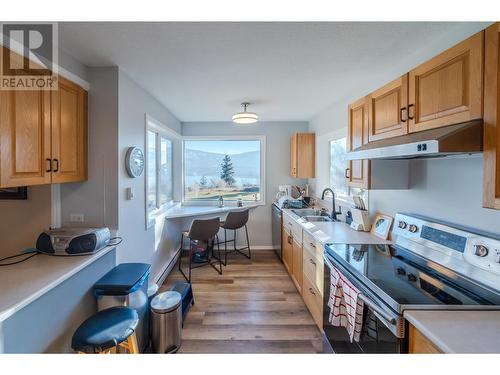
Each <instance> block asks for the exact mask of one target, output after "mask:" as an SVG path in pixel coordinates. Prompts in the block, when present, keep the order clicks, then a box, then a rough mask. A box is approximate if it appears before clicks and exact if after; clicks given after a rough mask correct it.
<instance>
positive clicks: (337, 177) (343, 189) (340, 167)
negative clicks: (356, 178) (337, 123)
mask: <svg viewBox="0 0 500 375" xmlns="http://www.w3.org/2000/svg"><path fill="white" fill-rule="evenodd" d="M346 144H347V139H346V137H343V138H339V139H335V140H333V141H330V186H332V187H333V188H334V190H335V193H336V194H337V193H338V194H340V195H345V196H347V195H349V185H348V184H347V179H346V178H345V170H346V168H347V163H348V162H347V160H346V159H345V156H346V152H347V151H346Z"/></svg>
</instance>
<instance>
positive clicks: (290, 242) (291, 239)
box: [288, 236, 293, 245]
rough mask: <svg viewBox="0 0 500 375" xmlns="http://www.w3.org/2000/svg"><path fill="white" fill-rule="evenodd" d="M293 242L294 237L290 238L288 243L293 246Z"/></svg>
mask: <svg viewBox="0 0 500 375" xmlns="http://www.w3.org/2000/svg"><path fill="white" fill-rule="evenodd" d="M292 242H293V237H292V236H288V243H289V244H290V245H291V244H292Z"/></svg>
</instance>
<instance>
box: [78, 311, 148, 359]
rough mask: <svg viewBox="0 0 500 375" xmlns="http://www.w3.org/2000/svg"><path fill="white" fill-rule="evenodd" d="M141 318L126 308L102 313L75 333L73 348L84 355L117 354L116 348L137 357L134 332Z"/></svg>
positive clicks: (135, 312)
mask: <svg viewBox="0 0 500 375" xmlns="http://www.w3.org/2000/svg"><path fill="white" fill-rule="evenodd" d="M138 323H139V316H138V315H137V311H135V309H131V308H130V307H125V306H117V307H111V308H109V309H106V310H102V311H99V312H98V313H97V314H95V315H92V316H91V317H90V318H88V319H87V320H85V321H84V322H83V323H82V324H81V325H80V326H79V327H78V328H77V330H76V331H75V333H74V334H73V339H72V340H71V347H72V348H73V350H74V351H76V352H79V353H81V354H85V353H99V354H109V353H116V348H117V347H121V348H124V349H126V350H127V351H128V352H129V353H130V354H138V353H139V348H138V346H137V338H136V335H135V329H136V327H137V324H138Z"/></svg>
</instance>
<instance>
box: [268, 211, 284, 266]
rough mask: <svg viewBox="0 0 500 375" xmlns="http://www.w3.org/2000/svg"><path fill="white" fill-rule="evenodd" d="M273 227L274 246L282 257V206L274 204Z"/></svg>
mask: <svg viewBox="0 0 500 375" xmlns="http://www.w3.org/2000/svg"><path fill="white" fill-rule="evenodd" d="M271 207H272V215H273V216H272V228H273V247H274V251H276V255H277V256H278V258H280V259H282V254H281V252H282V250H281V208H279V207H278V206H277V205H276V204H274V203H273V204H272V205H271Z"/></svg>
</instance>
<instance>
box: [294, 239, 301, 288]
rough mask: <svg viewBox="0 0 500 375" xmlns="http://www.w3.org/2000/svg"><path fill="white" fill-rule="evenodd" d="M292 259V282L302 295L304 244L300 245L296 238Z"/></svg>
mask: <svg viewBox="0 0 500 375" xmlns="http://www.w3.org/2000/svg"><path fill="white" fill-rule="evenodd" d="M292 243H293V245H292V259H293V267H292V274H291V276H292V280H293V282H294V283H295V286H296V287H297V290H298V291H299V293H302V279H303V273H302V251H303V249H302V244H301V243H298V242H297V241H296V239H295V238H294V239H293V241H292Z"/></svg>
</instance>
